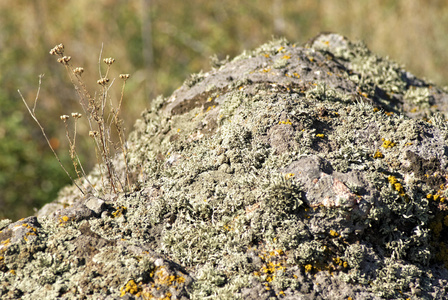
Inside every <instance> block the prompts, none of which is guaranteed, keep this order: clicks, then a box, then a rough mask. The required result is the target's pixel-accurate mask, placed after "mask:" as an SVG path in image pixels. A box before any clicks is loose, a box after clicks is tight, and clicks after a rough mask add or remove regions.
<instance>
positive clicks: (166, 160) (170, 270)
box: [0, 34, 448, 299]
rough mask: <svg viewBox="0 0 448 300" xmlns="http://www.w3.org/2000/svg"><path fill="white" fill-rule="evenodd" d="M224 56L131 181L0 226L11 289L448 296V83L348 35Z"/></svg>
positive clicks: (118, 294)
mask: <svg viewBox="0 0 448 300" xmlns="http://www.w3.org/2000/svg"><path fill="white" fill-rule="evenodd" d="M213 65H214V69H213V70H212V71H210V72H208V73H199V74H196V75H193V76H191V78H189V79H188V80H186V81H185V83H184V84H183V85H182V87H180V88H179V89H178V90H176V91H175V92H174V93H173V95H172V96H171V97H169V98H167V99H164V98H162V97H159V98H157V99H155V100H154V101H153V102H152V105H151V108H150V109H149V110H147V111H145V112H143V114H142V118H141V119H140V120H138V121H137V122H136V125H135V130H134V131H133V132H132V134H131V136H130V141H129V142H128V149H129V165H130V166H131V168H132V174H131V175H132V179H133V183H134V188H135V190H134V191H133V192H128V193H121V194H117V195H111V194H107V193H106V192H104V193H103V195H102V197H101V199H98V198H95V197H87V198H86V197H84V196H82V195H81V194H80V193H79V191H77V190H76V188H75V187H67V188H65V189H64V190H62V191H61V193H60V197H59V198H58V199H56V200H55V201H54V202H53V203H51V204H49V205H47V206H46V207H44V208H43V209H42V210H41V211H40V212H39V213H38V214H37V218H36V217H30V218H26V219H24V220H21V221H19V222H16V223H11V222H10V221H1V222H0V230H2V231H1V232H0V241H1V244H0V282H1V285H0V295H1V297H2V299H15V298H17V297H23V298H24V299H37V298H39V299H43V298H46V299H54V298H57V297H59V298H61V299H84V298H89V299H90V298H95V299H96V298H98V297H102V299H149V298H151V297H154V298H164V297H165V298H168V299H170V298H171V299H188V298H191V299H207V298H208V299H211V298H213V299H382V298H393V299H401V298H403V299H407V298H409V299H444V298H446V297H448V295H447V294H448V291H447V279H448V271H447V268H448V206H447V205H446V203H447V202H448V200H447V196H448V190H447V187H448V186H447V177H446V176H447V168H448V167H447V159H446V157H447V149H448V148H447V137H448V129H447V126H446V111H447V109H448V107H447V104H448V96H447V94H446V93H445V92H444V91H443V90H442V89H440V88H438V87H436V86H434V85H433V84H430V83H428V82H426V81H424V80H420V79H418V78H416V77H414V76H413V75H412V74H410V73H409V72H406V71H405V70H404V69H403V68H402V67H400V66H398V65H397V64H395V63H393V62H391V61H389V60H388V59H384V58H381V57H378V56H376V55H374V54H373V53H371V52H370V51H369V50H368V49H367V48H366V46H365V45H363V44H362V43H353V42H350V41H349V40H347V39H346V38H344V37H342V36H340V35H337V34H322V35H319V36H317V37H316V38H315V39H313V40H311V41H310V42H308V43H307V44H306V45H305V46H303V47H301V46H298V45H295V44H291V43H289V42H288V41H286V40H275V41H271V42H269V43H267V44H265V45H262V46H261V47H259V48H258V49H256V50H254V51H248V52H244V53H243V54H241V55H240V56H238V57H236V58H234V59H233V60H231V61H222V62H220V61H217V60H216V59H215V60H213ZM116 166H117V173H124V164H123V162H120V158H119V157H117V159H116ZM120 166H122V167H120ZM89 181H90V183H88V182H87V181H86V182H85V183H84V185H85V186H86V187H88V186H89V185H90V184H93V185H96V186H100V185H101V178H100V176H99V172H98V170H96V171H94V172H92V173H91V174H90V175H89ZM19 229H20V230H19Z"/></svg>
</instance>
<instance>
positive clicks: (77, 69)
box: [73, 67, 84, 76]
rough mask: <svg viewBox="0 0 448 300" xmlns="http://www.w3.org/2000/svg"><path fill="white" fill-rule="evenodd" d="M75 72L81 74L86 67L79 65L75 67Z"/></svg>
mask: <svg viewBox="0 0 448 300" xmlns="http://www.w3.org/2000/svg"><path fill="white" fill-rule="evenodd" d="M73 73H75V74H76V75H80V76H81V74H82V73H84V68H81V67H77V68H75V69H74V70H73Z"/></svg>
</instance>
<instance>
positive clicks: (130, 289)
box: [120, 279, 142, 297]
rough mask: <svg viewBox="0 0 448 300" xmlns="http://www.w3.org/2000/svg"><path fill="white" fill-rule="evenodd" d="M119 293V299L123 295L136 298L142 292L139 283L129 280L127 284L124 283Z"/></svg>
mask: <svg viewBox="0 0 448 300" xmlns="http://www.w3.org/2000/svg"><path fill="white" fill-rule="evenodd" d="M120 291H121V294H120V297H123V296H124V295H126V293H129V294H132V295H134V296H136V297H140V295H141V292H142V287H141V283H140V282H139V283H138V284H137V283H135V281H134V280H133V279H131V280H129V281H128V283H126V285H125V286H124V287H122V288H121V289H120Z"/></svg>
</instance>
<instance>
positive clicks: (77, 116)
mask: <svg viewBox="0 0 448 300" xmlns="http://www.w3.org/2000/svg"><path fill="white" fill-rule="evenodd" d="M72 117H73V118H75V119H79V118H81V117H82V114H80V113H77V112H76V113H72Z"/></svg>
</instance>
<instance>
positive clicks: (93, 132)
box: [89, 131, 98, 137]
mask: <svg viewBox="0 0 448 300" xmlns="http://www.w3.org/2000/svg"><path fill="white" fill-rule="evenodd" d="M97 135H98V131H89V136H90V137H96V136H97Z"/></svg>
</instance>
